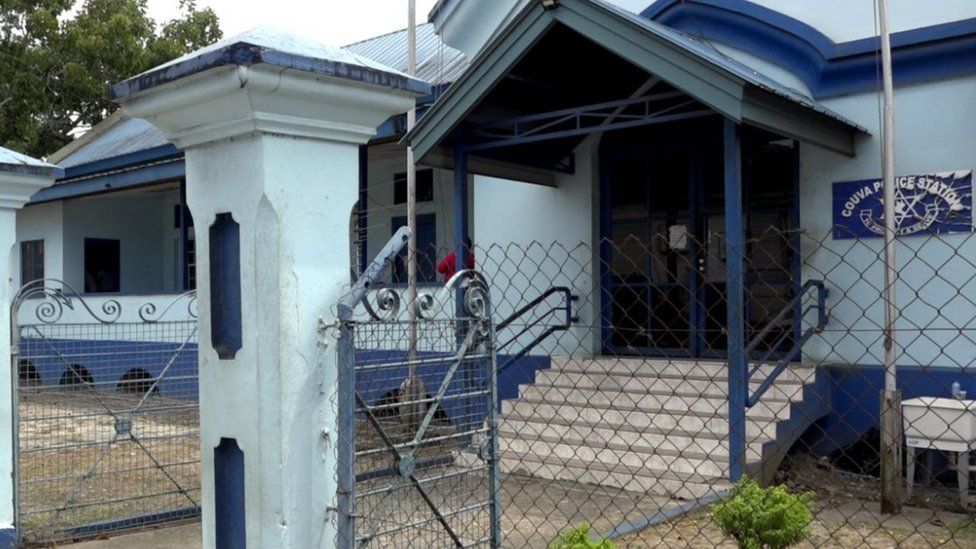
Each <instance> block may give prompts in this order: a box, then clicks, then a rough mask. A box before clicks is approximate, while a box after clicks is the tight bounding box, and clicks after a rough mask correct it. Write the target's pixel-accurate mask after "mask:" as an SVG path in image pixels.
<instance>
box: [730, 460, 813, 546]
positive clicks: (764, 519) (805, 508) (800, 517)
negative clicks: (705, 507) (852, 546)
mask: <svg viewBox="0 0 976 549" xmlns="http://www.w3.org/2000/svg"><path fill="white" fill-rule="evenodd" d="M813 497H814V494H813V492H807V493H805V494H799V495H797V494H791V493H790V492H789V491H787V489H786V487H785V486H772V487H769V488H762V487H761V486H759V484H758V483H757V482H756V481H754V480H752V479H750V478H748V477H746V478H743V479H742V480H741V481H739V483H738V484H736V485H735V488H734V489H733V490H732V495H731V497H729V499H726V500H725V501H723V502H720V503H717V504H715V505H713V506H712V510H713V511H714V512H715V520H716V521H717V522H718V524H719V526H720V527H721V528H722V530H723V531H724V532H725V534H726V535H729V536H731V537H732V538H734V539H735V540H736V541H737V542H738V544H739V547H740V548H742V549H781V548H784V547H789V546H791V545H796V544H797V543H799V542H801V541H803V540H805V539H806V538H807V537H809V536H810V522H811V521H812V520H813V513H812V511H811V510H810V504H811V502H812V501H813Z"/></svg>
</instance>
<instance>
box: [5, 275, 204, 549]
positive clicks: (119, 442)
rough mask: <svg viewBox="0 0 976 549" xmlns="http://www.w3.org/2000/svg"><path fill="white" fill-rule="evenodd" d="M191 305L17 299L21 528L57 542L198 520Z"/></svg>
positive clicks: (62, 295)
mask: <svg viewBox="0 0 976 549" xmlns="http://www.w3.org/2000/svg"><path fill="white" fill-rule="evenodd" d="M195 300H196V297H195V295H194V294H193V293H192V292H191V293H189V294H184V295H181V296H157V297H155V298H149V297H110V298H99V297H96V296H81V295H79V294H77V293H76V292H74V291H73V290H72V289H71V288H70V287H68V286H67V285H65V284H64V283H62V282H60V281H53V280H47V281H38V282H35V283H32V284H30V285H28V286H26V287H25V288H24V289H22V290H21V291H20V293H18V295H17V297H16V298H15V300H14V308H13V313H12V318H13V321H14V326H13V330H12V332H13V335H14V340H13V345H12V350H13V355H12V360H13V363H14V365H15V369H14V371H15V372H17V380H16V381H15V382H16V383H17V385H16V386H17V391H16V418H15V420H16V423H15V427H16V433H17V452H16V463H17V466H16V479H17V491H16V511H17V531H18V535H19V536H20V538H21V542H22V543H25V544H44V545H47V544H54V543H58V542H63V541H70V540H74V539H80V538H90V537H95V536H99V535H104V534H108V533H112V532H117V531H120V530H127V529H137V528H144V527H150V526H157V525H159V524H162V523H166V522H172V521H179V520H187V519H192V518H195V517H197V516H199V513H200V507H199V501H200V438H199V436H200V422H199V404H198V383H197V381H198V367H197V338H196V334H197V320H196V301H195Z"/></svg>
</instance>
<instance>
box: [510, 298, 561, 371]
mask: <svg viewBox="0 0 976 549" xmlns="http://www.w3.org/2000/svg"><path fill="white" fill-rule="evenodd" d="M555 294H562V295H563V301H562V302H561V303H560V304H559V305H556V306H553V307H550V308H549V310H547V311H545V312H544V313H543V314H541V315H538V316H537V317H536V318H535V319H534V320H532V321H531V322H530V323H528V324H526V325H525V326H524V327H523V328H522V329H521V330H519V332H518V333H516V334H514V335H513V336H511V337H510V338H508V339H507V340H506V341H505V342H504V343H502V344H500V345H498V346H496V348H495V350H496V352H497V351H501V350H502V349H504V348H506V347H508V346H509V345H511V344H512V343H514V342H515V341H517V340H518V339H519V338H520V337H522V335H524V334H525V333H527V332H528V331H529V330H531V329H532V328H535V327H538V326H540V325H541V324H542V322H543V321H544V320H546V319H548V318H549V317H550V315H552V314H553V313H557V312H562V313H563V314H564V317H563V321H562V323H560V324H555V325H551V326H549V327H547V328H546V330H545V331H544V332H542V333H541V334H539V335H538V336H536V337H535V338H534V339H533V340H532V341H531V342H529V344H528V345H526V346H525V347H523V348H522V349H521V350H520V351H519V352H517V353H515V354H514V355H512V356H510V357H508V359H507V360H506V361H505V362H504V363H503V364H502V365H501V366H499V367H498V370H497V373H499V374H500V373H501V372H503V371H504V370H505V369H506V368H508V367H510V366H511V365H512V364H515V362H516V361H517V360H518V359H520V358H522V357H524V356H525V355H527V354H529V351H531V350H532V349H534V348H536V347H538V346H539V344H541V343H542V342H543V341H545V340H546V338H548V337H549V336H551V335H552V334H554V333H556V332H565V331H566V330H568V329H570V328H571V327H572V326H573V323H575V322H579V317H577V316H576V315H574V314H573V303H575V302H576V301H578V300H579V296H577V295H575V294H573V292H572V290H570V289H569V288H567V287H565V286H553V287H551V288H549V289H548V290H546V291H544V292H542V293H541V294H539V295H538V296H537V297H536V298H535V299H533V300H532V301H530V302H528V303H526V304H525V305H523V306H522V307H519V308H518V309H517V310H516V311H515V312H513V313H512V314H510V315H509V316H508V317H506V318H505V319H504V320H502V321H501V322H499V323H498V324H497V325H495V333H496V334H497V333H498V332H500V331H501V330H504V329H505V328H507V327H509V326H511V325H512V323H514V322H515V321H516V320H518V319H519V318H521V317H522V316H524V315H525V314H526V313H528V312H531V311H533V310H534V309H535V308H536V307H538V306H539V305H540V304H541V303H543V302H545V300H546V299H547V298H548V297H549V296H551V295H555Z"/></svg>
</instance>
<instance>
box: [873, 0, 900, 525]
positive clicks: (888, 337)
mask: <svg viewBox="0 0 976 549" xmlns="http://www.w3.org/2000/svg"><path fill="white" fill-rule="evenodd" d="M878 8H879V9H878V16H879V18H880V20H881V73H882V85H883V88H884V106H883V124H882V128H881V143H882V176H883V178H884V182H883V185H884V219H885V237H884V367H885V373H884V391H883V392H882V399H881V512H882V513H889V514H894V513H898V512H900V511H901V481H902V479H901V471H902V427H903V426H902V415H901V393H900V392H899V391H898V384H897V381H898V373H897V364H896V358H897V352H898V346H897V341H896V331H895V329H896V322H897V319H898V307H897V302H896V300H895V298H896V296H895V285H896V283H897V280H898V272H897V270H896V265H895V236H896V231H897V223H896V221H897V220H896V219H895V92H894V79H893V77H892V66H891V34H890V30H889V28H888V0H878Z"/></svg>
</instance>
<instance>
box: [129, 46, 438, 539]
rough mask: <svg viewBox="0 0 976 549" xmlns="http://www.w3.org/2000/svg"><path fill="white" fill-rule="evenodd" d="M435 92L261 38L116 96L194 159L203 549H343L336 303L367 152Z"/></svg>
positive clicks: (333, 54)
mask: <svg viewBox="0 0 976 549" xmlns="http://www.w3.org/2000/svg"><path fill="white" fill-rule="evenodd" d="M427 92H428V89H427V86H426V85H425V84H422V83H420V82H418V81H415V80H412V79H410V78H408V77H406V76H404V75H402V74H400V73H396V72H394V71H392V70H390V69H386V68H384V67H381V66H378V65H375V64H370V63H367V62H365V61H363V60H361V59H359V58H356V57H353V56H351V55H350V54H348V53H346V52H344V51H342V50H338V49H333V48H330V47H327V46H323V45H320V44H315V43H307V42H304V41H302V40H300V39H296V38H294V37H289V36H280V35H275V34H274V33H269V32H267V31H252V32H250V33H245V34H244V35H240V36H237V37H234V38H230V39H227V40H224V41H222V42H221V43H218V44H217V45H215V46H211V47H208V48H206V49H205V50H203V51H200V52H197V53H194V54H190V55H189V56H187V57H185V58H183V59H181V60H178V61H177V62H175V63H171V64H169V65H165V66H163V67H160V68H158V69H155V70H153V71H150V72H149V73H146V74H143V75H140V76H138V77H136V78H133V79H131V80H129V81H126V82H123V83H122V84H119V85H118V86H116V87H115V88H114V89H113V93H114V95H115V97H116V99H117V100H118V101H120V102H121V104H122V106H123V108H124V109H125V110H126V112H127V113H129V114H130V115H132V116H136V117H141V118H145V119H147V120H149V121H151V122H152V123H154V124H156V125H157V126H159V127H160V128H162V129H163V130H164V131H165V132H166V134H167V136H168V138H169V139H170V140H171V141H173V142H174V143H175V144H176V145H177V146H179V147H181V148H183V149H184V150H185V151H186V186H187V187H186V193H187V203H188V205H189V208H190V211H191V213H192V215H193V219H194V221H195V230H196V231H197V234H196V239H195V243H196V257H197V280H198V288H197V289H198V296H199V321H200V325H199V342H200V344H199V346H200V408H201V409H200V419H201V458H202V487H203V489H202V501H203V504H202V505H203V536H204V540H203V541H204V546H205V547H220V548H222V547H233V548H238V547H244V546H245V544H246V546H247V547H276V548H277V547H285V548H291V547H294V548H299V547H300V548H306V547H333V546H335V544H336V519H337V517H336V516H335V508H336V485H337V475H336V470H337V469H336V448H335V444H336V441H337V439H338V436H337V432H336V407H337V395H336V393H335V386H336V373H337V370H336V353H335V348H336V346H335V342H334V340H333V339H332V338H333V337H334V333H333V332H334V331H333V330H329V329H320V319H321V321H322V322H323V324H322V325H326V326H327V325H331V324H333V322H334V321H335V317H334V314H335V310H336V308H335V305H336V303H337V301H338V300H339V298H340V296H341V295H342V294H343V293H344V291H345V290H346V289H347V288H348V286H349V283H350V248H349V246H350V235H349V215H350V212H351V211H352V208H353V205H354V204H355V202H356V199H357V194H358V185H359V169H360V167H359V146H360V145H362V144H364V143H366V142H367V140H368V139H369V138H370V137H371V136H372V135H373V134H374V132H375V128H376V127H377V126H379V125H380V124H381V123H382V122H384V121H385V120H387V119H388V118H389V117H390V116H391V115H394V114H399V113H403V112H406V111H407V110H408V109H409V108H410V107H411V106H412V105H413V103H414V101H415V98H416V97H417V96H419V95H422V94H424V93H427Z"/></svg>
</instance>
